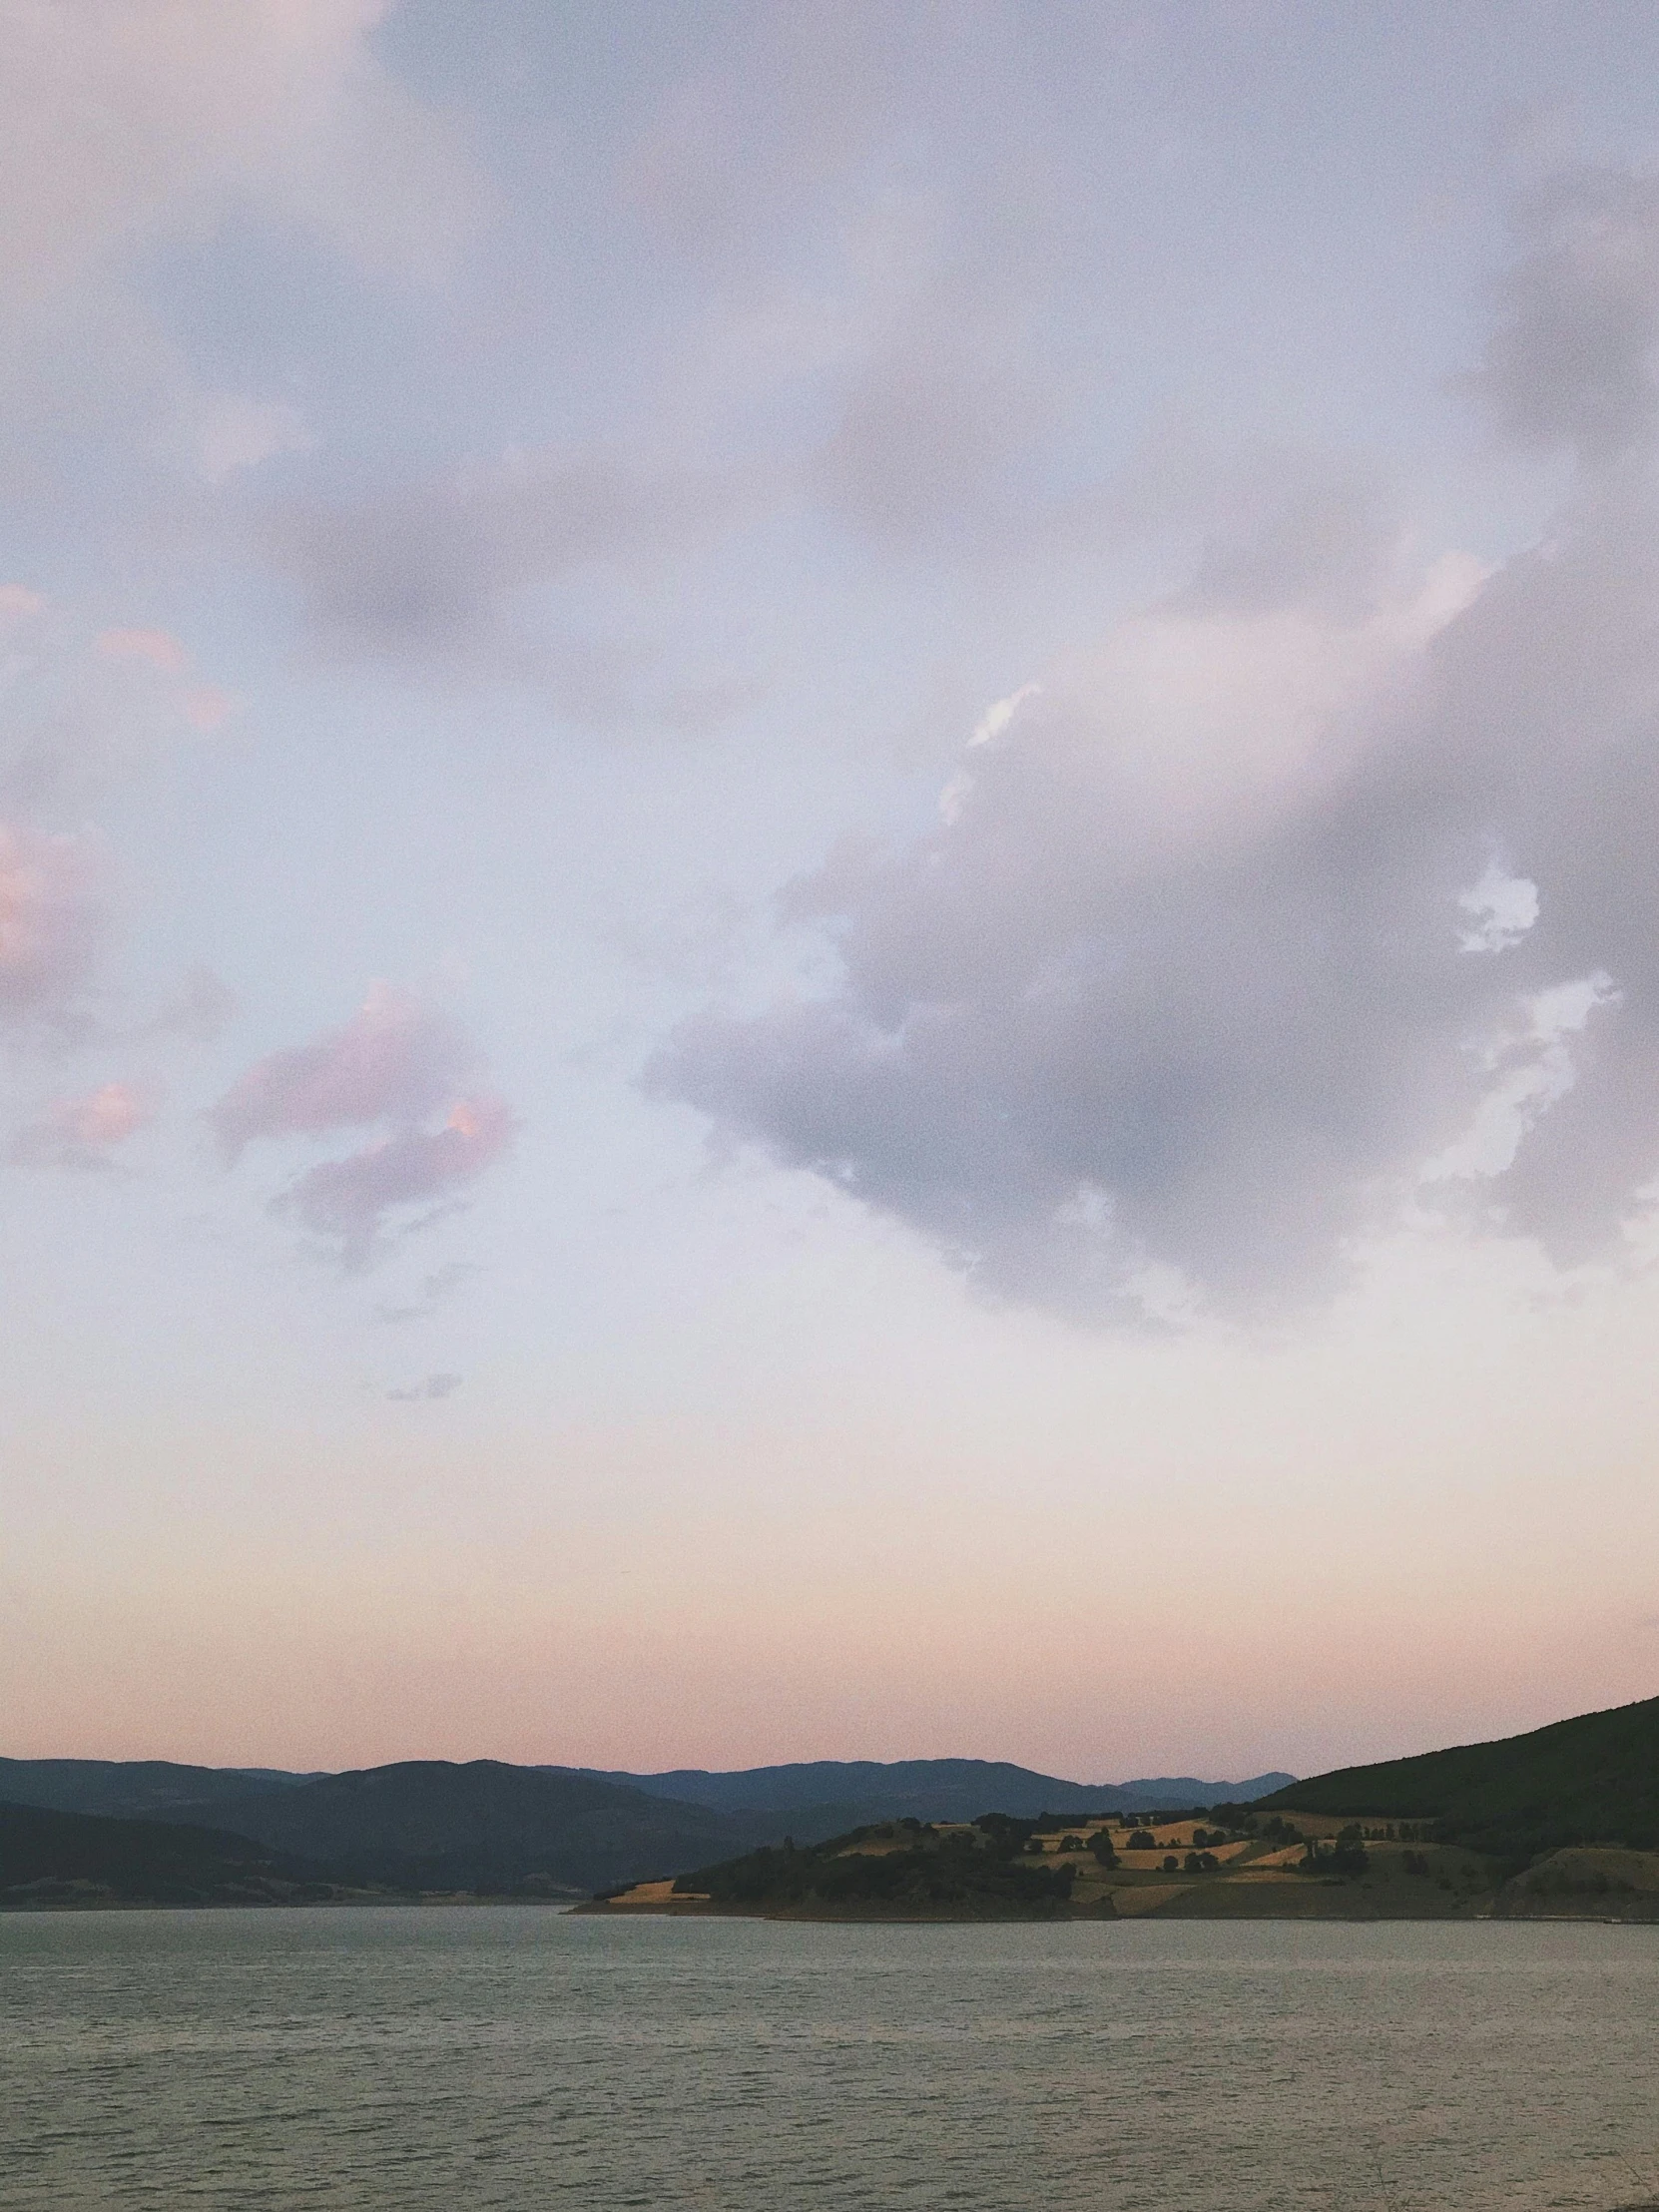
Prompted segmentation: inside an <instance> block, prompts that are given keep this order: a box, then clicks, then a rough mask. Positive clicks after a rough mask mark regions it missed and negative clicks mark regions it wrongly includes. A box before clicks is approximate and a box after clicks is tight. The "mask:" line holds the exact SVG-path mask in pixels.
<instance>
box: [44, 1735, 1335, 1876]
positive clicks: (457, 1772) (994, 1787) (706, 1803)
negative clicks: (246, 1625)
mask: <svg viewBox="0 0 1659 2212" xmlns="http://www.w3.org/2000/svg"><path fill="white" fill-rule="evenodd" d="M1291 1780H1292V1777H1291V1776H1290V1775H1287V1774H1262V1775H1254V1776H1252V1777H1251V1778H1250V1779H1249V1780H1248V1781H1245V1782H1201V1781H1199V1780H1198V1779H1197V1778H1196V1777H1194V1776H1192V1775H1161V1776H1158V1777H1157V1778H1156V1779H1153V1780H1143V1781H1139V1782H1107V1783H1099V1782H1097V1783H1086V1782H1066V1781H1063V1780H1062V1779H1061V1778H1060V1777H1059V1776H1058V1775H1051V1774H1034V1773H1033V1772H1032V1771H1031V1770H1030V1768H1028V1767H1014V1766H1009V1765H1008V1764H1006V1763H1005V1762H1002V1761H996V1760H989V1759H902V1760H897V1761H894V1762H893V1763H892V1764H890V1765H882V1764H879V1763H877V1762H876V1761H874V1760H867V1759H857V1760H841V1759H821V1760H812V1761H807V1762H803V1763H802V1764H799V1765H795V1766H783V1767H751V1768H748V1769H746V1770H743V1771H740V1772H738V1773H735V1774H710V1773H707V1772H705V1771H704V1770H703V1769H702V1768H697V1767H681V1768H676V1769H675V1770H674V1771H673V1772H671V1773H668V1774H650V1775H634V1774H621V1773H604V1772H601V1771H599V1770H597V1769H594V1768H581V1767H550V1766H549V1767H509V1766H505V1765H503V1764H502V1763H501V1762H500V1761H497V1760H489V1759H477V1760H472V1761H470V1762H468V1763H467V1764H466V1765H463V1766H456V1765H452V1764H451V1763H450V1762H448V1761H446V1760H435V1759H434V1760H407V1761H402V1762H399V1763H398V1764H396V1765H394V1766H388V1767H371V1768H367V1769H364V1770H363V1771H361V1772H356V1773H350V1774H338V1775H298V1774H284V1773H282V1772H280V1771H279V1770H274V1769H271V1768H248V1767H243V1768H226V1767H217V1768H216V1767H186V1766H178V1765H175V1764H173V1763H172V1762H170V1761H166V1760H138V1761H131V1762H127V1761H119V1760H99V1759H32V1760H25V1759H0V1802H9V1803H10V1804H11V1805H12V1806H14V1807H19V1806H24V1807H33V1808H37V1809H44V1810H46V1811H50V1812H54V1813H59V1814H63V1815H66V1816H70V1815H73V1816H82V1817H85V1816H93V1817H102V1818H104V1819H109V1818H111V1817H114V1818H116V1819H117V1820H123V1819H124V1820H129V1821H131V1820H134V1819H137V1820H139V1821H140V1822H164V1823H167V1824H169V1825H173V1824H188V1825H194V1826H195V1827H197V1828H199V1829H204V1830H206V1829H213V1830H215V1831H218V1832H220V1833H221V1844H220V1845H215V1846H214V1849H216V1850H218V1849H221V1848H222V1844H223V1835H224V1832H226V1831H230V1832H231V1833H232V1834H234V1835H236V1836H241V1837H245V1838H251V1839H253V1840H254V1841H256V1842H257V1843H259V1844H261V1845H263V1846H265V1847H267V1849H268V1850H269V1851H275V1852H277V1853H280V1854H289V1855H292V1856H293V1857H295V1858H297V1859H302V1860H307V1861H310V1862H312V1863H313V1867H314V1868H315V1869H316V1870H318V1871H320V1870H322V1869H323V1868H325V1867H326V1868H329V1869H332V1870H333V1871H334V1872H335V1873H336V1874H339V1875H341V1876H342V1877H344V1878H348V1879H349V1880H351V1881H353V1882H358V1883H363V1882H367V1883H391V1884H393V1885H396V1886H398V1887H400V1888H408V1889H417V1890H430V1889H438V1890H479V1891H484V1892H488V1893H492V1894H500V1893H501V1892H502V1891H503V1890H504V1889H505V1890H507V1891H513V1890H515V1889H517V1888H519V1887H521V1886H522V1885H524V1884H525V1883H527V1882H530V1883H535V1882H541V1883H543V1884H547V1885H551V1886H552V1887H553V1889H554V1890H558V1889H561V1888H563V1889H566V1890H582V1889H594V1888H600V1887H604V1886H607V1885H611V1884H615V1883H618V1882H631V1881H637V1880H639V1879H641V1878H642V1877H644V1876H650V1875H672V1874H682V1873H684V1872H686V1871H687V1870H688V1869H689V1868H692V1867H699V1866H706V1865H708V1864H709V1863H710V1862H711V1861H712V1860H717V1859H729V1858H731V1857H733V1856H734V1854H738V1853H742V1852H745V1851H752V1850H753V1849H754V1848H755V1847H756V1846H757V1845H759V1844H767V1843H781V1842H782V1841H783V1840H784V1838H785V1837H786V1836H793V1837H794V1838H795V1840H796V1841H797V1843H800V1844H810V1843H819V1842H822V1841H823V1840H824V1839H825V1838H826V1837H830V1836H836V1835H839V1834H841V1833H842V1832H844V1831H845V1830H846V1829H849V1828H857V1827H860V1826H861V1825H863V1824H864V1823H866V1822H873V1821H886V1820H900V1819H906V1818H910V1819H915V1820H923V1821H946V1820H958V1821H960V1820H967V1821H971V1820H976V1819H977V1818H978V1817H979V1815H980V1814H981V1813H1012V1814H1015V1815H1019V1814H1025V1815H1036V1814H1038V1813H1081V1812H1119V1811H1121V1812H1126V1813H1136V1812H1152V1811H1154V1810H1158V1811H1164V1812H1175V1811H1178V1810H1184V1809H1185V1808H1186V1807H1188V1806H1193V1805H1214V1804H1217V1803H1220V1802H1221V1801H1223V1800H1235V1801H1236V1800H1245V1799H1250V1798H1255V1797H1262V1796H1265V1795H1266V1794H1267V1793H1268V1792H1270V1791H1272V1790H1277V1789H1281V1788H1283V1787H1284V1786H1285V1785H1286V1784H1287V1783H1289V1782H1290V1781H1291ZM16 1826H17V1824H16V1823H15V1822H14V1823H13V1827H14V1828H16ZM36 1827H37V1828H39V1827H40V1824H39V1823H37V1824H36ZM43 1833H44V1831H43ZM69 1833H70V1832H69V1831H68V1830H62V1831H53V1834H56V1835H58V1836H59V1840H60V1842H63V1839H64V1838H65V1837H68V1836H69ZM71 1840H72V1839H71ZM37 1841H38V1838H37ZM13 1842H14V1844H15V1843H16V1838H15V1837H14V1839H13ZM18 1848H19V1849H20V1848H21V1846H18ZM76 1848H77V1849H78V1848H79V1847H78V1846H77V1847H76ZM146 1848H148V1847H146ZM181 1848H182V1847H181ZM202 1848H203V1849H206V1848H207V1847H206V1846H203V1847H202ZM7 1849H8V1850H10V1849H11V1847H9V1846H8V1847H7ZM64 1849H65V1851H68V1850H69V1844H68V1843H67V1842H65V1843H64ZM14 1855H15V1854H14ZM4 1856H5V1854H4V1853H3V1852H0V1859H3V1858H4ZM70 1856H71V1857H73V1853H71V1854H70ZM31 1863H32V1862H31ZM77 1864H78V1862H77ZM233 1872H234V1870H233ZM31 1879H32V1878H31ZM215 1879H216V1880H217V1879H218V1878H217V1877H216V1878H215ZM226 1879H227V1880H231V1879H232V1877H231V1876H227V1877H226ZM235 1880H237V1881H240V1880H242V1875H241V1874H235ZM0 1886H3V1885H0Z"/></svg>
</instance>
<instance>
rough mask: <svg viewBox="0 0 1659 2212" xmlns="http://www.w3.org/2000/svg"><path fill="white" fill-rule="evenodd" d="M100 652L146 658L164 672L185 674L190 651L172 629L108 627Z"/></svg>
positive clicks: (107, 656)
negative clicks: (114, 628) (113, 628)
mask: <svg viewBox="0 0 1659 2212" xmlns="http://www.w3.org/2000/svg"><path fill="white" fill-rule="evenodd" d="M98 654H99V658H100V659H101V660H105V661H145V662H148V663H149V665H150V667H152V668H155V669H160V670H161V672H162V674H163V675H164V676H183V675H184V673H185V671H186V670H187V669H188V668H189V667H190V655H189V654H188V653H187V652H186V651H185V648H184V647H183V646H182V645H181V644H180V643H179V640H178V639H177V638H176V637H175V636H174V635H173V633H172V631H170V630H104V631H101V632H100V634H99V638H98Z"/></svg>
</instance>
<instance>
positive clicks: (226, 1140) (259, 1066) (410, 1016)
mask: <svg viewBox="0 0 1659 2212" xmlns="http://www.w3.org/2000/svg"><path fill="white" fill-rule="evenodd" d="M476 1064H477V1055H476V1053H475V1052H474V1050H473V1048H472V1046H471V1044H470V1043H469V1041H468V1039H467V1037H466V1034H465V1032H464V1031H463V1030H462V1029H461V1027H460V1025H459V1023H458V1022H455V1021H453V1020H451V1019H450V1018H449V1016H447V1015H445V1014H441V1013H438V1012H435V1011H433V1010H432V1009H431V1008H429V1007H425V1006H422V1005H421V1004H420V1002H419V1000H418V999H415V998H412V997H410V996H408V995H407V994H406V993H405V992H402V991H397V990H394V989H393V988H392V986H391V985H390V984H389V983H374V984H372V985H371V986H370V988H369V992H368V996H367V997H366V998H365V999H364V1001H363V1003H362V1005H361V1006H360V1007H359V1008H358V1010H357V1012H356V1013H355V1014H353V1015H352V1017H351V1019H350V1020H349V1021H348V1022H346V1023H345V1024H344V1026H343V1027H341V1028H339V1029H333V1030H330V1031H329V1032H328V1033H327V1034H326V1035H325V1036H321V1037H318V1038H317V1039H316V1040H315V1041H314V1042H313V1043H311V1044H302V1045H294V1046H292V1047H290V1048H289V1049H288V1050H286V1051H282V1052H272V1053H268V1054H267V1056H266V1057H265V1058H264V1059H263V1060H256V1061H255V1063H254V1065H253V1066H252V1067H251V1068H250V1069H249V1070H248V1071H247V1073H246V1074H245V1075H243V1076H242V1077H241V1078H240V1079H239V1080H238V1081H237V1082H236V1083H234V1084H233V1085H232V1086H231V1088H230V1090H228V1091H227V1092H226V1094H225V1096H224V1097H223V1098H222V1099H221V1100H220V1101H219V1103H218V1105H217V1106H215V1107H214V1108H213V1110H212V1113H211V1115H210V1119H211V1120H212V1122H213V1124H214V1127H215V1129H216V1130H217V1131H218V1134H219V1142H220V1147H221V1150H222V1151H223V1153H224V1155H225V1158H226V1161H227V1163H233V1162H235V1161H236V1160H237V1159H238V1158H239V1156H240V1155H241V1153H242V1150H243V1147H244V1146H245V1145H247V1144H248V1143H250V1142H251V1141H252V1140H253V1139H254V1138H256V1137H290V1136H316V1135H319V1134H321V1133H322V1132H323V1131H324V1130H329V1129H350V1128H362V1127H366V1126H368V1125H369V1124H372V1123H374V1122H377V1121H384V1122H392V1123H402V1124H406V1125H408V1124H413V1123H415V1122H418V1121H420V1120H421V1119H422V1118H424V1117H425V1116H426V1115H427V1114H430V1113H432V1112H434V1111H436V1109H437V1108H438V1107H439V1106H441V1105H442V1104H444V1103H445V1101H446V1100H449V1099H452V1098H453V1097H454V1096H455V1093H456V1091H457V1090H458V1089H459V1087H460V1086H461V1084H462V1083H464V1081H465V1080H466V1077H467V1076H468V1074H469V1073H470V1072H471V1071H472V1069H473V1068H474V1067H475V1066H476Z"/></svg>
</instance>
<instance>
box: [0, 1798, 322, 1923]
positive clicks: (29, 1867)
mask: <svg viewBox="0 0 1659 2212" xmlns="http://www.w3.org/2000/svg"><path fill="white" fill-rule="evenodd" d="M333 1894H334V1887H333V1885H332V1884H331V1883H330V1881H329V1880H328V1870H327V1869H326V1868H322V1867H317V1866H314V1865H312V1864H310V1863H309V1862H307V1861H304V1860H300V1859H295V1858H293V1857H291V1856H290V1855H289V1854H287V1853H285V1852H277V1851H272V1850H271V1849H270V1848H269V1847H268V1846H266V1845H264V1844H257V1843H254V1842H253V1841H252V1840H251V1839H250V1838H249V1837H246V1836H233V1835H229V1834H227V1833H226V1832H225V1831H224V1830H223V1829H216V1828H197V1827H194V1826H192V1825H189V1824H187V1823H183V1822H176V1821H124V1820H111V1819H107V1818H104V1817H102V1816H100V1815H98V1814H94V1813H51V1812H46V1811H43V1810H42V1809H41V1808H40V1807H39V1806H35V1805H7V1804H0V1909H7V1908H9V1909H12V1910H16V1909H18V1908H20V1907H36V1908H38V1907H41V1906H48V1905H55V1906H65V1905H301V1904H307V1903H310V1902H312V1901H313V1900H318V1899H322V1898H326V1897H329V1896H331V1895H333Z"/></svg>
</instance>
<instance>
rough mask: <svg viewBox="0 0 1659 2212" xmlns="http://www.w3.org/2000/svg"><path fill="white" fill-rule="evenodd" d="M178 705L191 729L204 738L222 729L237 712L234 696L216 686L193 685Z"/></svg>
mask: <svg viewBox="0 0 1659 2212" xmlns="http://www.w3.org/2000/svg"><path fill="white" fill-rule="evenodd" d="M179 704H180V706H181V707H182V708H183V710H184V716H185V720H186V721H187V722H188V723H189V724H190V726H191V728H192V729H193V730H195V731H197V732H199V733H200V735H201V736H203V737H205V738H211V737H212V736H213V734H214V732H215V731H216V730H219V729H223V728H224V726H225V724H226V723H227V722H229V721H230V719H231V717H232V716H233V715H234V714H235V713H236V711H237V702H236V699H235V698H234V696H233V695H232V694H231V693H230V692H228V691H221V690H220V688H219V686H218V685H217V684H193V685H192V686H191V688H190V690H189V691H188V692H186V693H185V695H184V697H183V699H181V701H180V702H179Z"/></svg>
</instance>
